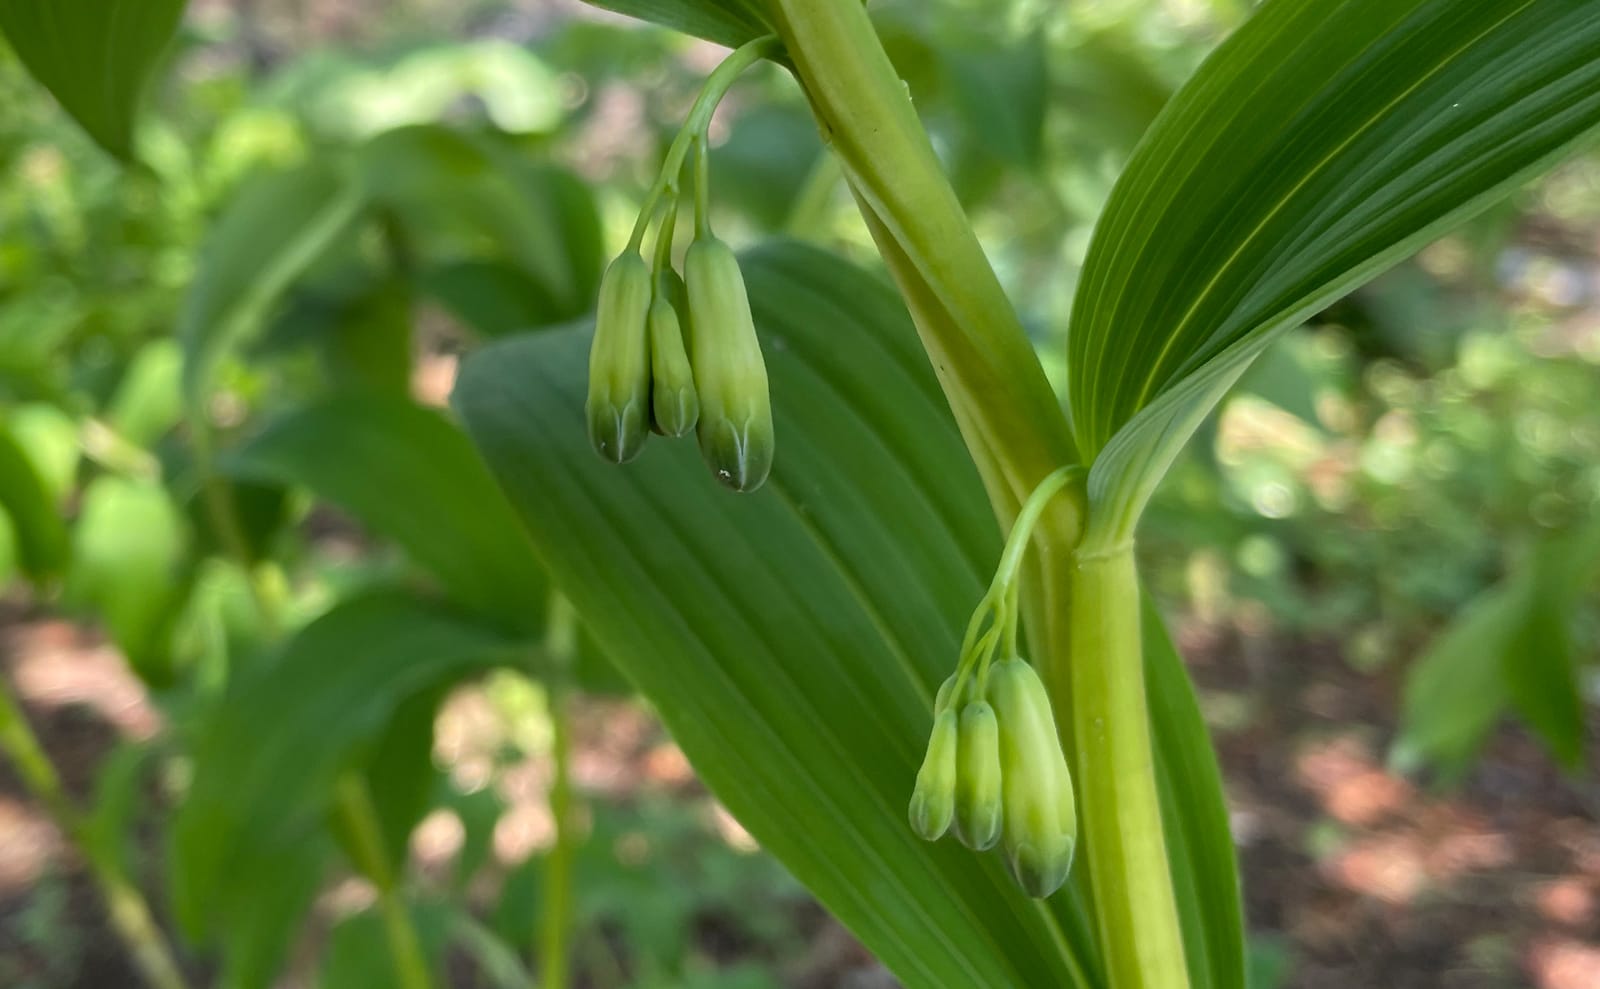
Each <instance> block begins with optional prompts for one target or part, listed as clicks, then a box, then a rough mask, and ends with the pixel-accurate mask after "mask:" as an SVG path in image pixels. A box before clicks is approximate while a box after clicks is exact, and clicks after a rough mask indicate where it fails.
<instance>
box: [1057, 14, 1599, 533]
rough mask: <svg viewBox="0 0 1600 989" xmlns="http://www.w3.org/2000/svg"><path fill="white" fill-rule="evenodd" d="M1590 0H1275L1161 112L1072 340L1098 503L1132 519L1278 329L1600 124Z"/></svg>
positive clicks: (1109, 213)
mask: <svg viewBox="0 0 1600 989" xmlns="http://www.w3.org/2000/svg"><path fill="white" fill-rule="evenodd" d="M1597 51H1600V10H1597V8H1596V6H1595V4H1594V3H1593V2H1592V0H1519V2H1507V0H1346V2H1341V3H1327V2H1323V0H1274V2H1269V3H1267V4H1266V5H1264V6H1263V7H1262V8H1261V9H1260V10H1259V11H1258V12H1257V13H1256V15H1255V16H1253V17H1252V18H1251V19H1250V20H1249V21H1248V22H1247V23H1246V24H1245V25H1244V26H1243V27H1242V28H1240V29H1239V30H1238V31H1237V32H1235V34H1234V35H1233V36H1232V37H1230V38H1229V39H1228V40H1227V41H1226V42H1225V43H1224V44H1223V45H1222V46H1221V47H1220V48H1219V49H1218V50H1217V51H1216V52H1215V53H1214V54H1213V55H1212V56H1211V57H1210V58H1209V59H1208V60H1207V61H1206V63H1205V64H1204V65H1203V66H1202V67H1201V69H1200V70H1199V71H1198V72H1197V73H1196V74H1195V76H1194V77H1193V78H1192V79H1190V81H1189V82H1188V83H1187V84H1186V85H1185V86H1184V88H1183V89H1182V90H1181V91H1180V92H1179V94H1178V95H1177V96H1176V97H1175V98H1174V99H1173V101H1172V102H1171V103H1170V104H1169V105H1168V106H1167V108H1166V109H1165V110H1164V111H1163V112H1162V114H1161V116H1160V118H1159V119H1158V120H1157V121H1156V123H1155V124H1154V125H1153V126H1152V128H1151V130H1150V132H1149V133H1148V134H1147V135H1146V136H1145V138H1144V140H1143V142H1142V143H1141V145H1140V147H1139V149H1138V150H1137V151H1136V153H1135V154H1134V157H1133V159H1132V161H1131V162H1130V163H1129V166H1128V168H1127V170H1126V172H1125V173H1124V174H1123V176H1122V177H1121V179H1120V180H1119V181H1118V183H1117V187H1116V189H1115V190H1114V191H1113V193H1112V197H1111V200H1110V202H1109V203H1108V204H1107V207H1106V210H1105V213H1104V215H1103V216H1102V218H1101V220H1100V223H1099V226H1098V227H1097V229H1096V232H1095V237H1094V240H1093V243H1092V245H1091V248H1090V251H1089V256H1088V259H1087V261H1086V263H1085V268H1084V274H1083V278H1082V280H1081V282H1080V284H1079V290H1078V295H1077V299H1076V302H1075V305H1074V317H1073V325H1072V328H1071V332H1070V334H1069V350H1070V353H1069V376H1070V383H1069V392H1070V395H1071V408H1072V415H1073V422H1074V429H1075V431H1076V433H1077V436H1078V441H1079V444H1080V448H1081V449H1082V450H1084V451H1085V453H1086V454H1093V453H1096V452H1100V451H1103V453H1102V454H1101V456H1100V457H1099V458H1098V460H1097V463H1096V468H1095V473H1096V476H1095V477H1094V478H1093V479H1092V481H1091V494H1092V496H1094V497H1096V498H1097V499H1098V500H1100V501H1102V502H1103V503H1105V504H1110V505H1115V506H1116V512H1115V513H1114V514H1115V515H1116V516H1117V517H1116V518H1114V519H1109V520H1107V521H1108V522H1109V523H1110V524H1112V525H1114V526H1120V527H1122V529H1123V530H1124V531H1126V530H1127V529H1131V525H1132V522H1133V521H1134V520H1135V519H1136V518H1137V514H1138V512H1139V511H1140V510H1141V509H1142V507H1143V504H1144V501H1145V500H1146V499H1147V497H1148V494H1149V491H1150V489H1151V488H1152V487H1153V486H1154V484H1155V482H1156V481H1157V480H1159V478H1160V476H1161V474H1162V473H1163V472H1164V471H1165V468H1166V466H1167V465H1168V464H1169V463H1170V461H1171V459H1172V457H1173V456H1175V455H1176V452H1177V450H1178V449H1179V448H1180V447H1181V446H1182V444H1183V442H1184V441H1185V440H1187V438H1188V436H1189V435H1190V434H1191V433H1192V431H1193V429H1194V428H1195V426H1196V425H1197V424H1198V422H1199V421H1200V420H1201V419H1202V418H1203V417H1204V415H1205V414H1206V413H1207V412H1208V411H1209V410H1210V409H1211V407H1212V406H1213V405H1214V404H1215V402H1216V401H1217V400H1218V398H1220V396H1221V394H1222V393H1223V392H1225V391H1226V389H1227V388H1228V387H1229V386H1230V385H1231V384H1232V382H1233V381H1234V380H1235V379H1236V378H1237V376H1238V374H1239V373H1241V372H1242V370H1243V368H1244V366H1245V365H1247V364H1248V363H1249V362H1250V361H1251V360H1252V359H1254V357H1255V356H1257V355H1258V354H1259V353H1260V351H1261V350H1262V349H1263V348H1264V347H1265V345H1266V344H1267V343H1268V342H1269V341H1270V340H1271V338H1272V337H1273V335H1275V334H1277V333H1279V332H1281V331H1283V330H1285V329H1288V328H1290V327H1292V326H1294V325H1296V324H1298V323H1299V322H1302V321H1303V320H1305V319H1306V318H1308V317H1309V316H1310V315H1312V314H1314V313H1315V312H1316V311H1317V310H1318V309H1320V308H1321V307H1323V306H1325V305H1326V304H1328V303H1329V302H1331V301H1333V300H1334V299H1336V298H1338V297H1339V296H1341V295H1343V294H1345V293H1347V292H1349V291H1350V290H1351V289H1353V288H1355V287H1356V286H1357V285H1359V284H1361V283H1362V282H1364V281H1366V280H1367V279H1369V278H1371V277H1373V276H1374V275H1376V274H1377V273H1378V272H1379V271H1381V270H1382V269H1384V268H1385V267H1387V266H1389V265H1391V264H1393V263H1394V262H1396V261H1397V260H1399V259H1400V258H1402V257H1404V256H1405V255H1406V254H1408V253H1410V252H1412V251H1414V250H1416V249H1417V248H1418V247H1420V246H1422V245H1423V244H1424V243H1426V242H1427V241H1428V240H1429V239H1431V238H1433V237H1436V236H1438V235H1439V234H1440V233H1442V232H1444V231H1445V230H1446V229H1448V227H1449V226H1450V225H1452V224H1454V223H1456V222H1459V221H1461V220H1464V219H1466V218H1467V217H1468V216H1470V215H1471V214H1472V213H1473V212H1474V211H1476V210H1479V209H1481V208H1483V207H1485V206H1487V205H1488V204H1490V203H1491V202H1492V201H1494V199H1495V198H1497V197H1500V196H1503V195H1506V194H1507V193H1509V192H1510V191H1511V190H1513V189H1515V188H1516V186H1517V185H1518V184H1519V183H1521V182H1522V181H1524V180H1526V179H1527V178H1529V177H1530V176H1532V175H1534V174H1536V173H1537V172H1539V171H1540V170H1541V169H1544V168H1548V167H1549V166H1550V165H1551V164H1553V163H1554V161H1556V160H1557V159H1559V158H1560V157H1561V156H1563V155H1565V154H1567V153H1569V152H1570V151H1571V150H1572V149H1573V148H1574V147H1575V146H1576V145H1578V144H1580V143H1581V142H1583V141H1585V140H1586V139H1589V138H1591V137H1592V135H1593V133H1594V131H1595V128H1596V127H1597V126H1600V58H1596V57H1595V53H1596V52H1597Z"/></svg>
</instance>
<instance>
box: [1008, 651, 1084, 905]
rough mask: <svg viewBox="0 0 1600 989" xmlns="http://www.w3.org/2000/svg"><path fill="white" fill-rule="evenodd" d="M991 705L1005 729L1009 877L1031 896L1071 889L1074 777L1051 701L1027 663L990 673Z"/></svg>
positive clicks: (1012, 662)
mask: <svg viewBox="0 0 1600 989" xmlns="http://www.w3.org/2000/svg"><path fill="white" fill-rule="evenodd" d="M988 697H989V702H990V703H991V704H993V705H994V710H995V716H996V718H997V719H998V721H999V723H1000V775H1001V792H1002V804H1003V806H1004V818H1005V821H1004V825H1003V828H1002V840H1003V842H1004V845H1005V852H1006V860H1007V862H1008V863H1009V864H1010V866H1011V874H1012V875H1013V876H1014V877H1015V878H1016V880H1017V883H1018V885H1020V886H1021V887H1022V888H1023V889H1024V890H1025V891H1027V893H1028V895H1030V896H1036V897H1040V898H1043V897H1046V896H1049V895H1050V894H1051V893H1054V892H1055V891H1056V890H1057V889H1059V888H1060V887H1061V884H1062V883H1064V882H1066V880H1067V873H1068V872H1069V871H1070V870H1071V868H1072V853H1073V849H1074V848H1075V847H1076V845H1077V841H1078V813H1077V804H1076V801H1075V799H1074V797H1073V793H1072V773H1071V771H1070V770H1069V769H1068V768H1067V759H1066V756H1065V755H1063V754H1062V751H1061V741H1060V739H1059V737H1058V736H1057V735H1056V726H1055V718H1054V717H1053V715H1052V713H1051V709H1050V696H1049V694H1048V693H1047V692H1046V691H1045V687H1044V683H1043V681H1041V680H1040V679H1039V675H1038V674H1037V673H1036V672H1034V669H1033V667H1032V666H1030V665H1028V663H1027V662H1025V661H1023V660H1021V659H1008V660H1005V661H1003V662H999V663H996V664H995V665H994V666H993V667H992V668H991V669H990V670H989V683H988Z"/></svg>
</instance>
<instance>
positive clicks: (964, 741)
mask: <svg viewBox="0 0 1600 989" xmlns="http://www.w3.org/2000/svg"><path fill="white" fill-rule="evenodd" d="M1000 780H1001V776H1000V724H999V722H998V721H997V720H996V718H995V714H994V708H992V707H990V706H989V705H988V703H986V702H984V701H973V702H972V703H971V704H968V705H967V706H966V707H964V708H962V710H961V723H960V733H959V740H958V743H957V746H956V817H955V827H956V837H957V838H960V839H961V843H962V844H963V845H966V846H967V847H968V848H971V849H973V850H975V851H980V852H982V851H987V850H988V849H990V848H993V847H994V845H995V842H997V841H999V840H1000V826H1001V821H1002V813H1001V809H1002V804H1001V793H1000V790H1001V782H1000Z"/></svg>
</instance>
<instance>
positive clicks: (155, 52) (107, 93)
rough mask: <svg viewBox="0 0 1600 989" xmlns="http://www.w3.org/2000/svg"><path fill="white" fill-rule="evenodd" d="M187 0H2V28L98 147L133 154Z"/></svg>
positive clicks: (126, 157)
mask: <svg viewBox="0 0 1600 989" xmlns="http://www.w3.org/2000/svg"><path fill="white" fill-rule="evenodd" d="M184 6H185V0H51V2H49V3H39V2H35V0H4V2H0V33H4V34H5V36H6V38H7V39H9V40H10V42H11V46H12V48H13V50H15V51H16V53H17V56H18V57H19V58H21V59H22V63H23V64H24V65H26V66H27V67H28V71H29V72H31V73H32V74H33V76H34V78H35V79H37V80H39V82H40V83H41V84H42V85H43V86H44V87H45V88H46V89H48V90H50V92H51V93H52V94H53V95H54V96H55V98H56V99H57V100H58V101H60V103H61V106H62V108H63V109H65V110H66V111H67V112H68V113H69V114H71V115H72V117H73V118H74V119H75V120H77V122H78V124H79V126H81V127H82V128H83V129H84V130H85V131H86V132H88V134H89V136H90V137H92V138H94V140H95V141H96V142H98V143H99V144H100V146H101V147H103V148H105V149H106V150H107V151H109V152H111V153H112V154H113V155H115V156H117V157H118V158H121V159H123V160H124V161H129V160H131V159H132V158H133V156H134V149H133V140H134V124H135V118H136V116H137V113H138V110H139V104H140V102H141V101H142V100H143V98H144V94H145V90H146V89H147V88H148V86H149V84H150V82H151V80H152V78H153V77H154V75H155V71H156V68H157V66H158V65H159V63H160V60H161V56H162V54H163V53H164V52H165V51H166V48H167V46H168V44H169V43H170V42H171V41H172V37H173V35H174V34H176V33H177V30H178V24H179V22H180V21H181V20H182V19H183V9H184Z"/></svg>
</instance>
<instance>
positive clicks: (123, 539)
mask: <svg viewBox="0 0 1600 989" xmlns="http://www.w3.org/2000/svg"><path fill="white" fill-rule="evenodd" d="M72 544H73V552H72V570H71V574H70V575H69V578H68V585H67V591H68V594H69V596H70V597H71V599H72V600H73V601H74V602H75V603H76V604H77V605H79V606H80V607H84V608H88V609H91V610H92V611H93V613H94V614H96V615H97V616H98V618H99V620H100V622H101V623H102V624H103V625H104V626H105V629H106V632H107V633H108V634H109V635H110V636H111V639H112V641H114V642H115V643H116V644H117V647H118V648H119V649H121V650H122V652H123V655H124V656H126V657H127V659H128V662H129V664H130V665H132V666H133V668H134V670H135V672H137V673H138V674H139V676H140V677H141V678H142V679H144V680H145V682H146V683H149V684H152V685H154V686H166V685H167V684H169V683H170V682H171V679H172V674H173V669H172V637H171V632H172V623H173V621H174V620H175V619H176V618H177V613H178V609H179V607H180V606H181V605H182V604H183V601H184V598H185V597H186V596H187V590H188V582H189V577H190V574H189V573H188V572H187V571H188V564H189V556H188V549H189V536H188V532H187V531H186V529H185V526H184V520H183V518H182V516H181V515H180V514H179V513H178V510H177V508H176V507H175V506H174V505H173V503H172V499H171V498H170V496H169V495H168V494H167V491H166V489H165V488H163V487H162V486H161V485H160V484H158V483H156V482H154V481H140V480H130V479H127V478H122V477H115V476H111V475H106V476H102V477H98V478H95V480H94V481H93V482H92V483H91V484H90V485H89V486H88V487H87V488H86V489H85V490H84V493H83V504H82V507H81V508H80V509H79V514H78V521H77V524H76V525H74V526H73V530H72Z"/></svg>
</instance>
